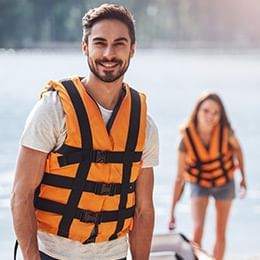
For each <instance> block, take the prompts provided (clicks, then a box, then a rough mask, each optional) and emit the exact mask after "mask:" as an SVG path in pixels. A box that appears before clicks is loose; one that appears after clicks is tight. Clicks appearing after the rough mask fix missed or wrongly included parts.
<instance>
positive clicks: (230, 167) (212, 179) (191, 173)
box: [187, 163, 235, 185]
mask: <svg viewBox="0 0 260 260" xmlns="http://www.w3.org/2000/svg"><path fill="white" fill-rule="evenodd" d="M234 168H235V165H234V163H232V164H231V165H230V166H229V168H228V169H226V171H227V172H229V171H231V170H233V169H234ZM187 172H188V173H189V174H190V175H192V176H194V177H197V175H196V174H194V173H193V172H192V171H191V169H188V170H187ZM203 172H206V171H203ZM221 177H223V175H222V174H221V175H219V176H217V177H211V178H210V179H207V178H205V177H203V176H201V178H200V179H201V180H206V181H212V182H213V183H212V185H214V184H215V183H214V182H215V180H217V179H219V178H221Z"/></svg>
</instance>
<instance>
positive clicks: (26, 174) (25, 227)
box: [11, 146, 47, 260]
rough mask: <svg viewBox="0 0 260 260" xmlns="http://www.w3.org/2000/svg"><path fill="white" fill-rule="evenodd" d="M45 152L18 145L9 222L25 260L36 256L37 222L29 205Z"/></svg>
mask: <svg viewBox="0 0 260 260" xmlns="http://www.w3.org/2000/svg"><path fill="white" fill-rule="evenodd" d="M46 158H47V154H46V153H43V152H40V151H36V150H32V149H29V148H26V147H23V146H22V147H21V150H20V152H19V156H18V161H17V166H16V173H15V180H14V184H13V190H12V195H11V209H12V215H13V225H14V229H15V233H16V237H17V240H18V242H19V245H20V247H21V250H22V254H23V257H24V259H25V260H27V259H28V260H39V259H40V256H39V250H38V244H37V225H36V218H35V209H34V205H33V200H34V192H35V189H36V188H37V187H38V185H39V184H40V182H41V179H42V176H43V173H44V168H45V163H46Z"/></svg>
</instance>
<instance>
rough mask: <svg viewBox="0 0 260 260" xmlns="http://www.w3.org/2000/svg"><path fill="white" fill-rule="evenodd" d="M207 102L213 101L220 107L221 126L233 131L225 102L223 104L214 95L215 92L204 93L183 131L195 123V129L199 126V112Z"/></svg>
mask: <svg viewBox="0 0 260 260" xmlns="http://www.w3.org/2000/svg"><path fill="white" fill-rule="evenodd" d="M206 100H213V101H215V102H216V103H217V104H218V105H219V107H220V124H221V125H223V126H225V127H228V128H230V129H231V124H230V122H229V120H228V117H227V113H226V110H225V107H224V105H223V102H222V100H221V98H220V97H219V96H218V95H217V94H216V93H213V92H203V93H202V95H201V96H200V98H199V100H198V101H197V103H196V104H195V106H194V108H193V110H192V113H191V115H190V116H189V118H188V120H187V122H186V124H184V127H182V129H184V128H186V127H187V126H188V125H190V124H191V123H193V124H194V125H195V127H197V126H198V111H199V109H200V107H201V105H202V103H203V102H205V101H206Z"/></svg>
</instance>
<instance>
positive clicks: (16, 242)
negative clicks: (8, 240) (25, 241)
mask: <svg viewBox="0 0 260 260" xmlns="http://www.w3.org/2000/svg"><path fill="white" fill-rule="evenodd" d="M18 246H19V244H18V240H15V244H14V260H16V255H17V250H18Z"/></svg>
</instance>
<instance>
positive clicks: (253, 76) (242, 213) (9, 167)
mask: <svg viewBox="0 0 260 260" xmlns="http://www.w3.org/2000/svg"><path fill="white" fill-rule="evenodd" d="M87 72H88V69H87V66H86V62H85V60H84V58H83V57H82V55H81V53H80V51H79V52H75V51H69V52H65V51H64V52H58V53H56V52H47V51H44V52H40V51H37V52H28V51H24V52H18V53H14V52H2V53H0V80H1V81H0V82H1V91H0V119H1V128H0V143H1V147H0V259H12V248H13V243H14V239H15V236H14V232H13V229H12V224H11V216H10V207H9V195H10V190H11V183H12V180H13V170H14V165H15V160H16V154H17V149H18V144H19V137H20V135H21V132H22V129H23V126H24V123H25V119H26V117H27V115H28V113H29V111H30V110H31V108H32V106H33V104H34V103H35V102H36V100H37V98H38V96H39V92H40V90H41V89H42V87H43V86H44V85H45V83H46V82H47V81H48V80H49V79H61V78H65V77H67V76H69V75H75V74H77V75H85V74H86V73H87ZM126 81H127V82H129V84H130V85H131V86H133V87H134V88H137V89H139V90H141V91H143V92H145V93H146V94H147V100H148V109H149V112H150V114H151V115H152V116H153V118H154V120H155V121H156V123H157V125H158V128H159V134H160V165H159V166H158V167H157V168H156V170H155V176H156V180H155V191H154V200H155V207H156V226H155V232H156V233H164V232H167V224H168V219H169V210H170V202H171V193H172V183H173V181H174V177H175V174H176V148H177V144H178V140H179V130H178V128H179V125H180V124H181V123H182V122H183V120H184V119H185V118H186V117H187V115H188V114H189V113H190V111H191V109H192V107H193V105H194V103H195V101H196V100H197V97H198V96H199V95H200V93H201V92H202V91H203V90H205V89H210V90H214V91H216V92H217V93H218V94H220V96H221V97H222V99H223V101H224V104H225V105H226V109H227V112H228V115H229V117H230V120H231V123H232V125H233V128H234V130H235V132H236V135H237V136H238V138H239V140H240V143H241V145H242V148H243V151H244V155H245V166H246V167H245V168H246V175H247V179H248V187H249V188H248V193H247V197H246V198H245V199H244V200H240V199H236V200H235V201H234V204H233V207H232V211H231V216H230V220H229V226H228V239H227V241H228V245H227V259H260V258H258V257H257V256H260V246H259V245H260V244H259V241H260V172H259V166H258V162H257V161H258V160H259V158H260V149H258V147H260V53H259V52H247V53H239V52H238V51H236V52H219V51H218V52H216V51H214V52H204V51H196V52H194V51H182V50H178V51H176V50H138V51H137V53H136V57H135V58H134V59H133V60H132V63H131V65H130V68H129V70H128V72H127V75H126ZM239 177H240V176H239V172H237V176H236V182H237V183H238V182H239ZM176 215H177V224H178V231H181V232H183V233H184V234H186V235H187V236H188V237H191V217H190V205H189V191H188V189H187V190H186V191H185V193H184V196H183V198H182V200H181V202H180V203H179V204H178V208H177V212H176ZM214 221H215V215H214V205H213V201H211V203H210V207H209V209H208V214H207V221H206V227H205V236H204V241H203V243H204V248H205V249H206V250H207V251H208V252H211V249H212V244H213V241H214V231H215V226H214V223H215V222H214Z"/></svg>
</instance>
